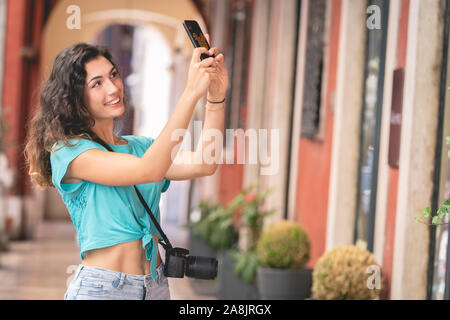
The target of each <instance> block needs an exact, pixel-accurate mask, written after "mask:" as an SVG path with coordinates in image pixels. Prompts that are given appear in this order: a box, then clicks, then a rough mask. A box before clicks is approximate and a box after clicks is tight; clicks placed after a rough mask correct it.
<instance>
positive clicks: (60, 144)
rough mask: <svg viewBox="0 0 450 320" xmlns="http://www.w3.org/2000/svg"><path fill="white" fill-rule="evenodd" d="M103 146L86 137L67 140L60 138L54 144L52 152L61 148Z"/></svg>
mask: <svg viewBox="0 0 450 320" xmlns="http://www.w3.org/2000/svg"><path fill="white" fill-rule="evenodd" d="M92 147H98V148H103V147H102V146H101V145H100V144H98V143H97V142H95V141H92V140H91V139H88V138H85V137H73V138H69V139H67V140H58V141H56V142H55V143H53V145H52V153H54V152H58V151H60V150H67V149H68V148H69V149H79V148H82V149H83V148H92Z"/></svg>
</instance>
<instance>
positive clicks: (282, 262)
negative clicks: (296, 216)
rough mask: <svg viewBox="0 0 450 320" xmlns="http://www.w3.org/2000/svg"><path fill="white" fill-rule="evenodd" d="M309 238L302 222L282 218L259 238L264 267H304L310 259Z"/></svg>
mask: <svg viewBox="0 0 450 320" xmlns="http://www.w3.org/2000/svg"><path fill="white" fill-rule="evenodd" d="M309 250H310V245H309V239H308V236H307V234H306V232H305V231H304V230H303V228H302V227H301V226H300V224H298V223H296V222H292V221H287V220H282V221H279V222H277V223H275V224H273V225H272V226H270V227H269V228H267V229H266V230H265V231H264V232H263V233H262V234H261V237H260V238H259V241H258V245H257V255H258V261H259V264H260V265H261V266H263V267H269V268H278V269H302V268H303V267H304V266H305V265H306V263H307V262H308V260H309Z"/></svg>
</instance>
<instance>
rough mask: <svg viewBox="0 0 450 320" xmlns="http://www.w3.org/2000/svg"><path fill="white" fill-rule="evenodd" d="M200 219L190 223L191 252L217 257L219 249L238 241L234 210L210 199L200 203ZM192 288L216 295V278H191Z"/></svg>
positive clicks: (205, 293) (196, 254) (202, 292)
mask: <svg viewBox="0 0 450 320" xmlns="http://www.w3.org/2000/svg"><path fill="white" fill-rule="evenodd" d="M199 209H200V219H199V220H198V221H196V222H191V223H190V224H189V226H190V228H191V236H190V244H189V250H190V252H189V254H190V255H195V256H205V257H217V252H218V250H222V249H228V248H231V247H232V246H233V245H234V244H235V243H236V242H237V233H236V231H235V229H234V227H233V224H232V211H230V210H229V209H228V208H224V207H223V206H221V205H220V204H213V203H211V202H208V201H202V202H201V203H199ZM191 283H192V288H193V289H194V290H195V291H196V292H197V293H199V294H204V295H216V294H217V279H216V280H209V281H204V280H197V279H191Z"/></svg>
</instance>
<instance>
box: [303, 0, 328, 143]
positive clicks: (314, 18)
mask: <svg viewBox="0 0 450 320" xmlns="http://www.w3.org/2000/svg"><path fill="white" fill-rule="evenodd" d="M325 11H326V1H325V0H313V1H309V3H308V30H307V44H306V59H305V78H304V89H303V107H302V124H301V136H302V137H304V138H308V139H316V138H318V134H319V132H320V126H321V104H322V103H321V100H322V99H321V97H322V79H323V75H322V74H323V69H324V68H323V65H324V39H325V20H326V19H325Z"/></svg>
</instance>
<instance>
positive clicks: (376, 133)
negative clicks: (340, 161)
mask: <svg viewBox="0 0 450 320" xmlns="http://www.w3.org/2000/svg"><path fill="white" fill-rule="evenodd" d="M371 5H376V6H378V7H379V8H380V12H381V28H380V29H369V28H366V53H365V71H364V87H363V99H362V101H363V102H362V103H363V105H362V111H361V127H360V151H359V165H358V188H357V199H356V220H355V234H354V241H355V242H357V241H362V242H365V243H366V245H367V249H368V250H370V251H373V241H374V229H375V210H376V194H377V176H378V157H379V147H380V131H381V116H382V115H381V110H382V104H383V83H384V67H385V56H386V38H387V29H388V25H387V22H388V15H389V11H388V10H389V1H387V0H371V1H368V3H367V6H371Z"/></svg>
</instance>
